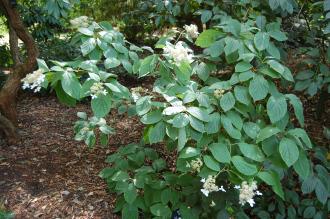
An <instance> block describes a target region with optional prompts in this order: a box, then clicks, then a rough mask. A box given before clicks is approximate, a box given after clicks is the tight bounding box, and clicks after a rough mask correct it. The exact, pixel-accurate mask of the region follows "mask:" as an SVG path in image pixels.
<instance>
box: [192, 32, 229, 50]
mask: <svg viewBox="0 0 330 219" xmlns="http://www.w3.org/2000/svg"><path fill="white" fill-rule="evenodd" d="M220 36H223V33H222V32H220V31H218V30H214V29H208V30H205V31H203V32H202V33H201V34H200V35H199V36H198V38H197V40H196V43H195V44H196V45H197V46H199V47H202V48H207V47H210V46H211V45H212V44H213V43H214V42H215V41H216V40H217V39H218V38H219V37H220Z"/></svg>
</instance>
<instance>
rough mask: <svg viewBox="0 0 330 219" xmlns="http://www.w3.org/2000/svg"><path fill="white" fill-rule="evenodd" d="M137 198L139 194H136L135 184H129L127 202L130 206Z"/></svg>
mask: <svg viewBox="0 0 330 219" xmlns="http://www.w3.org/2000/svg"><path fill="white" fill-rule="evenodd" d="M137 196H138V194H137V192H136V188H135V186H134V184H133V183H131V184H129V186H128V188H127V190H126V191H125V192H124V198H125V201H126V202H127V203H128V204H133V202H134V201H135V199H136V197H137Z"/></svg>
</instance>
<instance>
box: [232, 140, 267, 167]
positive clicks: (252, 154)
mask: <svg viewBox="0 0 330 219" xmlns="http://www.w3.org/2000/svg"><path fill="white" fill-rule="evenodd" d="M238 147H239V149H240V151H241V152H242V154H243V155H244V156H245V157H247V158H250V159H252V160H255V161H258V162H263V161H264V160H265V156H264V154H263V153H262V151H261V149H260V148H259V147H258V146H257V145H253V144H247V143H244V142H241V143H238Z"/></svg>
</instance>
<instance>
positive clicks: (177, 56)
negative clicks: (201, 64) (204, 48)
mask: <svg viewBox="0 0 330 219" xmlns="http://www.w3.org/2000/svg"><path fill="white" fill-rule="evenodd" d="M164 54H165V55H166V56H168V57H169V58H172V59H173V60H174V62H175V63H177V64H179V63H181V62H183V61H186V62H189V63H191V62H193V57H194V55H193V51H192V50H191V49H189V48H186V47H184V46H183V42H182V41H179V42H177V44H175V45H173V44H171V43H169V42H166V46H165V47H164Z"/></svg>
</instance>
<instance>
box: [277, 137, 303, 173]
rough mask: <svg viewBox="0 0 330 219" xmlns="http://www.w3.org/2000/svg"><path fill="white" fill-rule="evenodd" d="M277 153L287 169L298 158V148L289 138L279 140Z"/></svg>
mask: <svg viewBox="0 0 330 219" xmlns="http://www.w3.org/2000/svg"><path fill="white" fill-rule="evenodd" d="M279 151H280V154H281V157H282V159H283V161H284V162H285V163H286V165H287V166H288V167H290V166H292V165H293V164H294V163H295V162H296V161H297V160H298V158H299V150H298V147H297V145H296V143H295V142H294V141H293V140H291V139H289V138H283V139H282V140H281V142H280V146H279Z"/></svg>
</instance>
